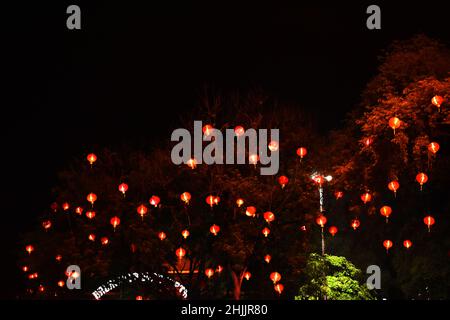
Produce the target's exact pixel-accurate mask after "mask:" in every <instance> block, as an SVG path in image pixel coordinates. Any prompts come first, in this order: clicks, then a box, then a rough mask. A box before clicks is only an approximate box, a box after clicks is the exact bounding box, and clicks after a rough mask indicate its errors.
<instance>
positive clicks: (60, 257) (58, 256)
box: [55, 254, 62, 262]
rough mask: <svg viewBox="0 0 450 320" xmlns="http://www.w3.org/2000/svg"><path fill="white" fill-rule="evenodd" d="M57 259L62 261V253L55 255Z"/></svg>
mask: <svg viewBox="0 0 450 320" xmlns="http://www.w3.org/2000/svg"><path fill="white" fill-rule="evenodd" d="M55 260H56V261H58V262H60V261H61V260H62V255H60V254H57V255H56V257H55Z"/></svg>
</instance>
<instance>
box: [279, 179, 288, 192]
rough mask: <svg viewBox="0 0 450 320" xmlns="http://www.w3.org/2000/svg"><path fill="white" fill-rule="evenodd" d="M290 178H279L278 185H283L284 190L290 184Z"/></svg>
mask: <svg viewBox="0 0 450 320" xmlns="http://www.w3.org/2000/svg"><path fill="white" fill-rule="evenodd" d="M288 182H289V178H288V177H286V176H280V177H279V178H278V183H279V184H280V185H281V189H284V187H285V186H286V185H287V184H288Z"/></svg>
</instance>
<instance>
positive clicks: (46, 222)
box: [42, 220, 52, 231]
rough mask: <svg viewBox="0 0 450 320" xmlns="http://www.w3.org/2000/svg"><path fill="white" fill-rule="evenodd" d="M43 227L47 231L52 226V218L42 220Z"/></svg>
mask: <svg viewBox="0 0 450 320" xmlns="http://www.w3.org/2000/svg"><path fill="white" fill-rule="evenodd" d="M42 227H43V228H44V229H45V231H47V230H48V229H50V228H51V227H52V222H51V221H50V220H45V221H44V222H42Z"/></svg>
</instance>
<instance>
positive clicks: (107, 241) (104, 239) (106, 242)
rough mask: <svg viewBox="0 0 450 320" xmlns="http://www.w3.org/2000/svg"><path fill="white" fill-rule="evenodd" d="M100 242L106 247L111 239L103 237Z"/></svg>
mask: <svg viewBox="0 0 450 320" xmlns="http://www.w3.org/2000/svg"><path fill="white" fill-rule="evenodd" d="M100 242H101V243H102V245H104V246H106V245H108V243H109V239H108V238H107V237H102V238H101V239H100Z"/></svg>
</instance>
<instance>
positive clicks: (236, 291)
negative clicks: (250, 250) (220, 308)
mask: <svg viewBox="0 0 450 320" xmlns="http://www.w3.org/2000/svg"><path fill="white" fill-rule="evenodd" d="M245 270H247V268H244V270H243V271H242V272H241V273H240V274H239V276H238V275H237V274H236V272H235V271H231V276H232V278H233V285H234V287H233V296H234V300H240V299H241V286H242V279H244V273H245Z"/></svg>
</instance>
